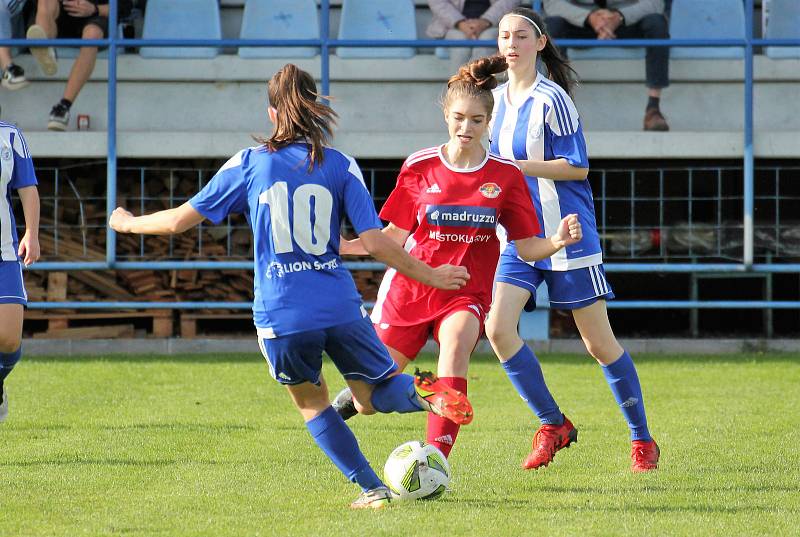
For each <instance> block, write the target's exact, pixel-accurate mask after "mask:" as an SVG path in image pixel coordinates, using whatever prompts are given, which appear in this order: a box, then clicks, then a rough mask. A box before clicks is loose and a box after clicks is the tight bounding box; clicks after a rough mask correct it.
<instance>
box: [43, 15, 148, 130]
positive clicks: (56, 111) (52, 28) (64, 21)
mask: <svg viewBox="0 0 800 537" xmlns="http://www.w3.org/2000/svg"><path fill="white" fill-rule="evenodd" d="M118 6H119V8H118V9H119V11H118V13H119V16H120V17H124V16H126V15H127V14H128V13H129V12H130V10H131V7H132V5H131V0H119V3H118ZM108 12H109V6H108V0H105V1H104V0H99V1H98V0H38V3H37V9H36V24H34V25H32V26H31V27H30V28H28V34H27V37H28V39H54V38H56V37H61V38H73V39H75V38H81V39H103V38H105V37H106V36H107V35H108ZM31 53H32V54H33V56H34V57H35V58H36V61H37V62H38V63H39V67H41V69H42V72H43V73H44V74H46V75H48V76H53V75H55V74H56V71H58V62H57V61H56V55H55V50H54V49H53V47H31ZM96 60H97V47H81V49H80V53H79V54H78V57H77V58H76V59H75V63H74V64H73V65H72V71H70V73H69V78H68V79H67V86H66V87H65V88H64V96H63V98H62V99H61V101H59V102H58V103H56V104H55V105H54V106H53V108H52V110H50V121H49V122H48V123H47V128H48V129H50V130H55V131H64V130H67V126H68V125H69V109H70V107H71V106H72V103H73V102H74V101H75V99H76V98H77V97H78V93H80V91H81V89H82V88H83V86H84V84H86V81H87V80H89V77H90V76H91V74H92V71H93V70H94V64H95V61H96Z"/></svg>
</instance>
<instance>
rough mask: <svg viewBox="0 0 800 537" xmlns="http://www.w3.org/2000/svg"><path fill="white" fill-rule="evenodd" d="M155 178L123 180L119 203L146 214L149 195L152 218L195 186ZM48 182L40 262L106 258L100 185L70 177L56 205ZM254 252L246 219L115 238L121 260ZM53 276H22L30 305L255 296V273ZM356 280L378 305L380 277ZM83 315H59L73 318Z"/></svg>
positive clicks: (168, 176)
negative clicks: (165, 233)
mask: <svg viewBox="0 0 800 537" xmlns="http://www.w3.org/2000/svg"><path fill="white" fill-rule="evenodd" d="M153 175H154V176H148V177H147V180H146V181H145V183H144V192H140V182H139V181H138V180H130V181H129V180H126V179H125V178H122V177H121V179H122V180H121V181H120V183H119V189H120V194H119V199H118V203H119V205H122V206H127V207H131V208H133V209H134V210H136V212H137V213H138V212H141V210H140V208H141V205H140V204H141V202H140V200H141V199H142V196H144V199H145V205H144V212H148V213H149V212H153V211H157V210H160V209H166V208H169V206H170V203H172V205H173V206H177V205H179V204H180V203H182V201H183V200H184V199H187V198H188V197H190V196H191V195H192V194H194V193H195V192H196V191H197V189H198V181H197V175H196V174H195V173H188V174H187V175H186V176H185V177H178V174H175V173H168V172H164V174H163V175H162V176H155V174H153ZM48 183H49V182H45V183H43V184H42V188H41V190H42V200H43V204H42V215H43V217H42V219H41V230H40V243H41V249H42V261H103V260H105V257H106V251H105V249H106V245H105V238H106V233H105V225H106V207H105V200H104V198H103V196H102V192H101V190H102V188H101V187H102V185H100V184H98V183H97V181H94V180H92V179H90V178H87V177H73V181H72V186H74V187H75V188H74V190H73V189H72V188H70V189H67V188H62V189H61V191H60V194H59V195H58V196H57V197H58V203H54V201H53V200H54V199H55V197H56V196H54V194H53V193H52V192H48V191H47V188H48ZM50 184H51V183H50ZM61 184H62V185H63V181H62V183H61ZM73 193H74V194H73ZM78 193H80V194H78ZM170 199H172V200H173V201H172V202H170ZM56 220H57V221H58V226H56V222H55V221H56ZM252 255H253V247H252V234H251V232H250V229H249V227H248V225H247V222H246V221H245V219H244V218H243V217H241V216H236V217H232V218H231V219H230V221H229V222H226V223H225V224H223V225H220V226H212V225H209V224H208V223H206V224H204V225H202V226H200V227H198V228H195V229H193V230H190V231H188V232H186V233H183V234H180V235H175V236H171V237H170V236H139V235H127V234H118V235H117V259H118V260H120V261H162V260H183V261H190V260H202V261H214V260H226V261H231V260H242V261H246V260H249V259H252ZM56 274H59V273H47V272H38V271H35V270H33V271H28V272H26V273H25V284H26V288H27V291H28V295H29V299H30V301H32V302H42V301H45V300H46V301H48V302H60V301H77V302H102V301H137V302H141V301H152V302H184V301H186V302H201V301H202V302H206V301H207V302H250V301H252V299H253V273H252V271H250V270H170V271H164V270H137V271H127V270H120V271H113V270H112V271H79V270H75V271H69V272H68V274H65V275H64V277H63V280H62V279H61V276H56ZM54 276H55V277H54ZM353 277H354V278H355V281H356V285H357V286H358V288H359V291H360V292H361V293H362V295H363V296H364V299H365V300H366V301H374V300H375V297H376V295H377V290H378V286H379V284H380V280H381V278H382V273H380V272H372V271H356V272H354V273H353ZM85 311H86V310H81V311H77V310H66V309H59V310H58V312H59V313H64V314H70V313H73V314H76V315H77V314H79V313H81V312H84V313H85ZM194 313H195V314H212V313H213V314H219V315H221V316H224V315H226V314H228V313H230V314H234V313H235V314H242V313H246V312H245V311H243V310H227V311H226V310H219V309H214V310H203V311H195V312H194ZM76 318H77V317H76ZM64 326H65V325H64ZM162 331H163V330H162Z"/></svg>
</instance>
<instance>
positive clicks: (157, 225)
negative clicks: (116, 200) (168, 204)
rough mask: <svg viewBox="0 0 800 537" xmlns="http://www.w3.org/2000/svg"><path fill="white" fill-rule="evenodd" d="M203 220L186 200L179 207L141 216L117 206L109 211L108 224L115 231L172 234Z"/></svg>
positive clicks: (181, 231)
mask: <svg viewBox="0 0 800 537" xmlns="http://www.w3.org/2000/svg"><path fill="white" fill-rule="evenodd" d="M203 220H205V217H204V216H203V215H202V214H200V213H199V212H197V210H196V209H195V208H194V207H192V206H191V204H190V203H189V202H188V201H187V202H186V203H184V204H183V205H181V206H180V207H175V208H174V209H166V210H164V211H158V212H156V213H152V214H147V215H143V216H134V215H133V213H131V212H130V211H128V210H126V209H124V208H122V207H117V208H116V209H114V212H113V213H111V218H109V220H108V225H109V226H111V229H113V230H114V231H116V232H117V233H141V234H144V235H172V234H175V233H183V232H184V231H186V230H187V229H191V228H193V227H195V226H196V225H198V224H199V223H200V222H202V221H203Z"/></svg>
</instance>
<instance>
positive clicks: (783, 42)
mask: <svg viewBox="0 0 800 537" xmlns="http://www.w3.org/2000/svg"><path fill="white" fill-rule="evenodd" d="M532 4H533V7H534V9H537V10H540V8H541V0H533V2H532ZM320 9H321V11H320V15H321V17H320V18H321V28H320V38H319V39H310V40H288V41H287V40H274V39H222V40H208V39H201V40H197V39H195V40H184V39H175V40H172V39H158V40H143V39H123V38H118V37H117V36H115V35H113V33H112V35H110V37H109V38H107V39H99V40H83V39H59V40H57V41H53V40H25V39H11V40H0V45H8V46H22V47H28V46H34V45H38V46H46V45H47V46H52V45H54V44H56V43H57V44H58V46H59V47H65V46H68V47H79V46H87V45H89V46H104V47H108V49H109V54H108V160H107V162H108V166H107V170H108V171H107V181H106V189H107V204H106V211H107V216H110V214H111V212H112V211H113V210H114V208H115V207H114V204H115V200H116V198H117V53H118V50H119V49H120V47H164V46H181V47H186V46H189V47H208V46H215V47H242V46H249V47H251V46H256V47H258V46H283V47H286V46H292V47H294V46H297V47H307V46H314V47H319V48H320V50H321V54H320V64H321V65H320V67H321V86H322V87H321V90H322V93H323V94H326V95H327V94H328V93H329V88H330V64H329V55H330V49H331V48H332V47H342V46H347V47H374V46H380V47H416V48H433V47H449V48H456V47H474V46H476V45H485V46H494V42H491V41H477V42H476V41H468V40H464V41H442V40H402V41H401V40H397V41H355V40H338V39H331V37H330V23H329V14H330V0H321V1H320ZM754 9H755V7H754V0H745V13H746V32H745V38H744V39H716V40H711V39H666V40H657V39H652V40H651V39H626V40H602V41H601V40H585V39H562V40H559V45H561V46H567V47H574V46H584V47H585V46H592V47H653V46H669V47H678V46H692V47H715V46H735V47H743V48H744V51H745V54H744V58H745V61H744V111H743V112H744V132H743V136H744V154H743V155H742V158H743V169H744V178H743V181H744V184H743V206H742V214H743V225H742V228H743V229H742V233H743V241H742V243H743V256H742V262H740V263H608V264H606V265H605V268H606V270H608V271H610V272H639V273H644V272H673V273H674V272H684V273H689V272H726V273H744V272H760V273H787V272H791V273H795V272H800V264H769V263H754V243H753V236H754V220H753V211H754V199H755V194H754V154H753V137H754V133H753V49H754V47H756V46H759V47H760V46H767V45H769V46H800V39H756V38H754V36H753V14H754ZM117 21H118V16H117V1H116V0H111V1H110V15H109V27H110V28H116V27H117ZM106 235H107V240H106V252H105V253H106V256H105V257H106V259H105V261H90V262H42V263H39V264H37V265H36V266H35V267H34V268H35V269H36V270H108V269H118V270H141V269H152V270H172V269H179V270H180V269H184V270H194V269H197V270H215V269H252V267H253V264H252V262H249V261H160V262H139V261H120V260H118V259H117V252H116V234H115V232H114V231H112V230H111V229H107V230H106ZM346 265H347V266H348V267H349V268H351V269H362V270H380V269H382V268H384V267H383V265H381V264H379V263H368V262H361V263H352V262H351V263H347V264H346ZM30 307H31V308H39V309H46V308H55V307H58V308H76V309H117V308H148V309H152V308H174V309H203V308H241V309H246V308H249V307H250V304H249V303H238V302H235V303H220V302H159V303H151V302H58V303H48V302H38V303H31V304H30ZM609 307H611V308H620V309H630V308H637V309H640V308H641V309H646V308H659V309H663V308H674V309H687V308H775V309H783V308H797V307H800V302H789V301H777V302H776V301H713V302H709V301H615V302H611V303H609Z"/></svg>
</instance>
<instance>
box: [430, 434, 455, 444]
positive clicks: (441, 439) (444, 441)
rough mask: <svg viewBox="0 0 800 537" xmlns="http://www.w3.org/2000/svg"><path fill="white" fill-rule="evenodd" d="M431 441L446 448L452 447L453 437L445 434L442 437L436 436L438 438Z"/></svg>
mask: <svg viewBox="0 0 800 537" xmlns="http://www.w3.org/2000/svg"><path fill="white" fill-rule="evenodd" d="M433 441H434V442H441V443H442V444H447V445H448V446H452V445H453V437H452V436H450V435H449V434H446V435H444V436H438V437H436V438H434V439H433Z"/></svg>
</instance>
